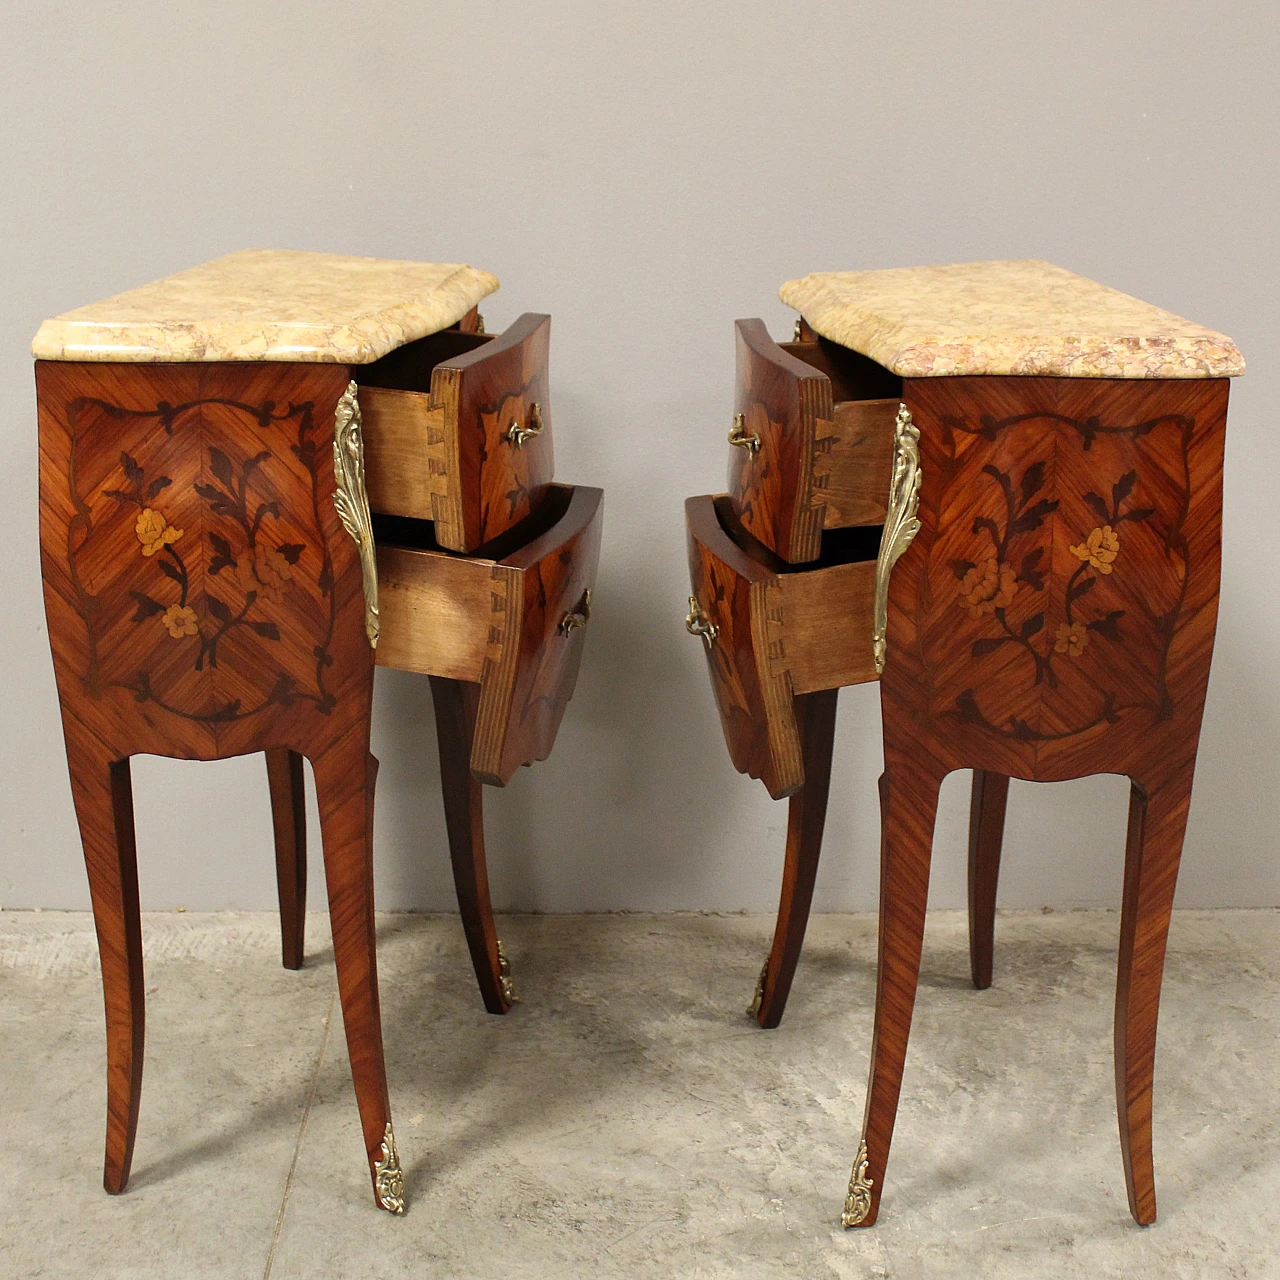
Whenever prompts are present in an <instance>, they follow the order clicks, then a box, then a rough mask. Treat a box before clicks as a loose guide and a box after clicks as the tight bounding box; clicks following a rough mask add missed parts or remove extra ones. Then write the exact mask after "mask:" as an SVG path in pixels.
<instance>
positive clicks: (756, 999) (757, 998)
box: [747, 956, 769, 1018]
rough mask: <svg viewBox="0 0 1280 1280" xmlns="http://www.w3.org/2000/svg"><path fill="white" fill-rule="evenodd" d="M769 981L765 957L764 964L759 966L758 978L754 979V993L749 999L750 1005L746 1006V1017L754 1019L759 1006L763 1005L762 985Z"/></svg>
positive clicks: (766, 958)
mask: <svg viewBox="0 0 1280 1280" xmlns="http://www.w3.org/2000/svg"><path fill="white" fill-rule="evenodd" d="M768 980H769V959H768V957H767V956H766V957H765V962H764V964H763V965H761V966H760V976H759V977H758V978H757V979H756V993H755V995H754V996H752V997H751V1003H750V1004H749V1005H748V1006H747V1017H749V1018H754V1017H755V1016H756V1015H757V1014H758V1013H759V1012H760V1006H761V1005H762V1004H764V984H765V983H766V982H768Z"/></svg>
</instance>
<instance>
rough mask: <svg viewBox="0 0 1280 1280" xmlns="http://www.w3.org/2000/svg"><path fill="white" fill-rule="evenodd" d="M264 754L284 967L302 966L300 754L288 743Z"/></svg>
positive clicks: (304, 906)
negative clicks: (273, 834) (274, 846)
mask: <svg viewBox="0 0 1280 1280" xmlns="http://www.w3.org/2000/svg"><path fill="white" fill-rule="evenodd" d="M265 754H266V757H267V785H268V787H269V788H270V790H271V826H272V830H273V831H274V833H275V842H276V891H277V893H278V895H279V898H280V945H281V951H282V953H283V958H284V967H285V968H286V969H301V968H302V960H303V955H304V950H303V933H304V931H305V929H306V919H307V809H306V801H305V795H304V792H303V786H302V757H301V756H300V755H299V754H298V753H297V752H296V751H290V750H289V749H288V748H287V747H272V748H271V749H270V750H268V751H267V752H266V753H265Z"/></svg>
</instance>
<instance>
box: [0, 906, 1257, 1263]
mask: <svg viewBox="0 0 1280 1280" xmlns="http://www.w3.org/2000/svg"><path fill="white" fill-rule="evenodd" d="M1117 925H1118V921H1117V917H1116V916H1115V915H1113V914H1110V913H1105V912H1070V913H1058V914H1010V915H1002V917H1001V919H1000V924H999V932H998V938H997V956H996V962H997V973H996V985H995V986H994V987H993V988H992V989H991V990H990V991H987V992H983V993H978V992H975V991H973V990H972V989H971V988H970V987H969V986H968V983H967V978H966V973H967V958H966V940H965V929H964V922H963V919H962V918H961V917H960V916H958V915H956V914H952V913H945V914H939V915H936V916H934V917H932V918H931V921H930V929H929V935H928V938H927V940H926V945H925V963H924V973H923V977H922V985H921V991H920V998H919V1003H918V1005H917V1011H916V1024H915V1033H914V1036H913V1040H912V1046H911V1048H912V1053H911V1057H910V1059H909V1061H908V1067H907V1074H906V1080H905V1084H904V1091H903V1104H902V1109H901V1111H900V1113H899V1121H898V1131H897V1137H896V1140H895V1144H894V1150H893V1156H892V1160H891V1162H890V1178H889V1186H888V1188H887V1190H886V1193H885V1198H884V1203H883V1207H882V1210H881V1217H880V1222H879V1225H878V1226H876V1227H874V1228H872V1229H870V1230H868V1231H854V1232H845V1231H842V1230H840V1229H839V1227H838V1225H837V1223H838V1218H839V1213H840V1204H841V1199H842V1196H843V1192H844V1188H845V1183H846V1181H847V1179H848V1173H849V1163H850V1160H851V1157H852V1155H853V1151H854V1147H855V1145H856V1143H857V1137H858V1124H859V1120H860V1116H861V1110H862V1098H863V1087H864V1078H865V1073H866V1064H867V1052H868V1049H869V1045H870V1031H871V1000H872V993H873V966H874V961H875V921H874V918H873V917H870V916H823V917H816V918H815V919H814V921H813V923H812V925H811V927H810V934H809V940H808V943H807V946H806V951H805V955H804V958H803V960H802V961H801V966H800V970H799V973H798V975H797V979H796V986H795V989H794V991H793V993H792V998H791V1007H790V1009H789V1011H788V1015H787V1019H786V1021H785V1022H784V1023H783V1025H782V1027H781V1028H780V1029H779V1030H778V1031H774V1032H762V1031H760V1030H758V1029H757V1028H756V1027H755V1026H754V1024H753V1023H751V1022H750V1021H749V1020H748V1019H747V1018H746V1017H745V1016H744V1015H743V1008H744V1006H745V1005H746V1003H747V1001H748V999H749V997H750V995H751V991H752V988H753V986H754V983H755V977H756V973H757V971H758V969H759V965H760V960H761V957H762V955H763V953H764V950H765V947H766V944H767V939H768V935H769V931H770V928H771V921H769V920H766V919H764V918H761V917H741V916H735V917H720V916H696V915H689V916H658V917H654V916H617V917H600V916H596V917H585V918H584V917H541V918H536V917H535V918H531V917H517V918H509V919H504V920H502V921H501V932H502V936H503V938H504V941H505V943H506V948H507V951H508V952H509V954H510V955H511V958H512V962H513V966H514V968H515V973H516V978H517V982H518V985H519V987H520V989H521V991H522V993H523V995H524V1003H523V1004H521V1005H519V1006H517V1008H516V1009H515V1011H514V1012H513V1013H512V1014H511V1015H509V1016H508V1017H507V1018H505V1019H499V1018H493V1017H489V1016H488V1015H486V1014H485V1013H484V1011H483V1009H482V1007H481V1005H480V1001H479V998H478V996H477V994H476V991H475V987H474V985H473V982H472V976H471V972H470V966H469V964H468V962H467V958H466V952H465V948H464V946H463V941H462V935H461V931H460V929H459V927H458V924H457V921H456V920H454V919H451V918H441V917H422V916H403V915H401V916H386V917H383V918H381V920H380V933H381V967H382V991H383V1018H384V1024H385V1030H386V1042H387V1051H388V1064H389V1065H388V1069H389V1074H390V1080H391V1093H392V1102H393V1107H394V1110H395V1117H396V1130H397V1137H398V1139H399V1146H400V1155H401V1161H402V1163H403V1165H404V1169H405V1175H406V1183H407V1193H408V1196H409V1209H408V1212H407V1214H406V1215H405V1216H404V1217H403V1218H400V1219H396V1218H392V1217H390V1216H389V1215H387V1214H385V1213H380V1212H378V1211H377V1210H375V1209H374V1207H373V1204H372V1199H371V1196H370V1190H369V1182H368V1177H367V1174H366V1172H365V1166H364V1162H363V1159H362V1152H361V1147H360V1138H359V1130H358V1125H357V1117H356V1108H355V1101H354V1096H353V1093H352V1089H351V1082H350V1078H349V1076H348V1072H347V1061H346V1051H345V1047H344V1043H343V1036H342V1028H341V1018H340V1016H339V1011H338V1007H337V1003H336V999H335V994H334V976H333V960H332V954H331V952H330V950H329V948H328V943H327V920H326V919H325V918H324V917H323V916H317V917H314V918H313V919H311V920H309V921H308V941H309V945H310V956H311V958H310V959H309V962H308V966H307V968H306V969H305V970H303V971H302V972H300V973H289V972H286V971H285V970H283V969H282V968H280V966H279V962H278V947H277V941H276V931H275V930H276V926H275V921H274V918H273V917H269V916H257V915H220V916H213V915H203V916H202V915H169V914H166V915H151V916H148V917H147V918H146V920H145V923H144V936H145V939H146V948H147V964H148V969H147V983H148V987H147V990H148V996H149V1011H148V1012H149V1025H148V1045H147V1068H146V1084H145V1087H144V1090H143V1106H142V1120H141V1125H140V1129H139V1134H138V1144H137V1154H136V1156H135V1159H134V1172H133V1180H132V1182H131V1184H130V1186H129V1190H128V1192H127V1193H126V1194H125V1195H123V1196H119V1197H114V1198H113V1197H109V1196H107V1195H105V1194H104V1193H103V1191H102V1190H101V1184H100V1181H99V1179H100V1170H101V1140H102V1132H103V1123H104V1093H103V1032H102V1006H101V998H100V993H99V986H98V975H97V965H96V951H95V943H94V937H93V931H92V925H91V922H90V920H89V918H88V917H87V916H83V915H78V914H69V913H68V914H63V913H50V912H43V913H40V912H37V913H14V912H5V913H0V1097H2V1099H3V1103H2V1106H0V1157H3V1158H0V1276H3V1277H6V1278H8V1277H29V1276H58V1277H62V1276H92V1277H94V1278H95V1280H111V1278H113V1277H128V1278H129V1280H150V1278H151V1277H165V1278H166V1280H172V1278H173V1277H178V1278H180V1280H188V1278H191V1277H202V1278H203V1277H223V1276H226V1277H258V1276H264V1277H269V1278H270V1280H286V1278H289V1277H324V1278H326V1280H327V1278H330V1277H335V1278H336V1277H348V1276H349V1277H382V1276H415V1277H422V1276H432V1277H435V1276H441V1277H446V1276H447V1277H477V1278H479V1277H483V1278H484V1280H494V1278H495V1277H502V1278H504V1280H505V1278H506V1277H515V1278H519V1277H590V1280H607V1278H610V1277H627V1278H628V1280H633V1278H637V1277H663V1278H669V1277H681V1278H683V1277H694V1276H706V1277H783V1276H785V1277H788V1278H794V1277H797V1276H803V1277H806V1278H808V1277H822V1276H831V1277H836V1278H837V1280H853V1278H854V1277H859V1278H862V1277H894V1278H895V1280H897V1278H899V1277H901V1278H902V1280H908V1278H911V1277H921V1276H945V1277H948V1278H959V1277H968V1276H975V1277H977V1276H981V1277H983V1280H997V1277H1005V1276H1008V1277H1019V1278H1020V1280H1021V1278H1024V1277H1028V1276H1034V1277H1036V1278H1037V1280H1040V1278H1043V1277H1059V1276H1063V1277H1077V1276H1078V1277H1086V1276H1087V1277H1090V1278H1091V1280H1093V1278H1095V1277H1101V1276H1124V1277H1127V1278H1132V1277H1147V1276H1150V1277H1160V1278H1161V1280H1172V1278H1173V1277H1196V1278H1197V1280H1199V1278H1200V1277H1205V1276H1215V1277H1216V1276H1247V1277H1253V1276H1280V1260H1277V1252H1278V1248H1277V1244H1276V1241H1277V1240H1280V1092H1278V1091H1277V1089H1276V1082H1277V1078H1278V1077H1280V1071H1278V1069H1277V1067H1276V1051H1275V1050H1276V1040H1277V1027H1276V1025H1275V1023H1276V1020H1277V1017H1278V1016H1280V999H1278V998H1277V997H1280V915H1277V914H1276V913H1274V912H1217V913H1214V912H1194V913H1193V912H1187V913H1179V914H1178V916H1177V918H1176V921H1175V924H1174V930H1173V936H1172V940H1171V954H1170V959H1169V964H1168V969H1167V973H1166V978H1165V996H1164V1005H1163V1011H1162V1019H1161V1040H1160V1058H1159V1062H1158V1064H1157V1077H1156V1089H1157V1091H1156V1165H1157V1174H1158V1179H1159V1183H1158V1185H1159V1196H1160V1210H1161V1218H1160V1221H1159V1223H1157V1224H1156V1225H1155V1226H1154V1227H1151V1228H1149V1229H1146V1230H1143V1229H1141V1228H1138V1227H1136V1226H1134V1225H1133V1223H1132V1222H1131V1220H1130V1219H1129V1215H1128V1210H1127V1208H1126V1204H1125V1194H1124V1183H1123V1179H1122V1175H1121V1169H1120V1152H1119V1144H1118V1140H1117V1136H1116V1122H1115V1112H1114V1099H1113V1085H1112V1066H1111V1044H1110V1038H1111V998H1112V983H1113V976H1114V969H1115V959H1114V949H1115V939H1116V932H1117Z"/></svg>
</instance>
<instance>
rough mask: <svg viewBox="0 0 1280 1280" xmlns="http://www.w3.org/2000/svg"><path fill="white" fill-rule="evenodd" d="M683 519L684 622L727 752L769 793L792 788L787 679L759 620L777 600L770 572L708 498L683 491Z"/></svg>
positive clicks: (795, 764)
mask: <svg viewBox="0 0 1280 1280" xmlns="http://www.w3.org/2000/svg"><path fill="white" fill-rule="evenodd" d="M685 525H686V529H687V532H688V549H689V585H690V589H691V591H692V593H693V594H692V598H691V601H690V614H689V623H687V625H688V626H689V627H690V630H695V629H697V630H701V632H702V636H703V641H702V643H703V649H704V650H705V653H706V658H707V669H708V671H709V673H710V675H711V689H712V692H713V693H714V694H715V700H716V707H717V708H718V710H719V712H720V726H721V728H722V729H723V730H724V740H725V744H726V746H728V748H729V757H730V759H731V760H732V761H733V765H734V768H735V769H737V770H738V772H739V773H745V774H747V775H749V776H750V777H752V778H759V779H760V780H761V782H763V783H764V785H765V787H766V788H767V789H768V791H769V794H770V795H771V796H773V797H774V799H775V800H776V799H779V798H781V797H782V796H788V795H791V793H792V792H794V791H798V790H799V789H800V787H802V786H803V785H804V764H803V761H802V758H801V753H800V738H799V734H798V732H797V729H796V719H795V712H794V710H793V707H792V689H791V682H790V678H789V676H788V675H787V674H786V672H774V671H771V669H770V667H769V664H768V661H767V651H768V644H769V640H768V632H767V628H766V622H767V617H768V612H769V609H770V607H771V606H773V605H776V604H777V603H778V601H777V592H778V587H777V583H778V578H777V575H776V574H774V573H773V572H772V571H771V570H770V569H769V568H767V567H766V566H764V565H762V564H760V563H758V562H757V561H755V560H752V559H751V558H750V557H749V556H748V555H747V554H746V553H745V552H744V551H743V550H742V549H741V548H740V547H739V546H737V545H736V544H735V543H734V542H733V541H732V539H730V538H729V536H728V535H727V534H726V533H725V531H724V529H723V528H722V527H721V525H720V521H719V518H718V517H717V514H716V509H715V499H714V498H711V497H699V498H690V499H689V500H688V501H687V502H686V503H685Z"/></svg>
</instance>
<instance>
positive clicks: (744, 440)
mask: <svg viewBox="0 0 1280 1280" xmlns="http://www.w3.org/2000/svg"><path fill="white" fill-rule="evenodd" d="M729 443H730V444H731V445H733V446H735V447H736V448H738V449H745V450H746V451H747V453H749V454H750V455H751V457H753V458H754V457H755V456H756V454H757V453H759V452H760V437H759V436H758V435H756V433H755V432H754V431H753V432H751V434H750V435H748V434H747V415H746V414H745V413H737V414H734V417H733V426H732V427H731V428H730V429H729Z"/></svg>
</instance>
